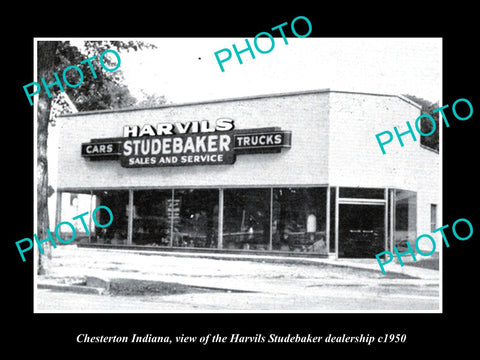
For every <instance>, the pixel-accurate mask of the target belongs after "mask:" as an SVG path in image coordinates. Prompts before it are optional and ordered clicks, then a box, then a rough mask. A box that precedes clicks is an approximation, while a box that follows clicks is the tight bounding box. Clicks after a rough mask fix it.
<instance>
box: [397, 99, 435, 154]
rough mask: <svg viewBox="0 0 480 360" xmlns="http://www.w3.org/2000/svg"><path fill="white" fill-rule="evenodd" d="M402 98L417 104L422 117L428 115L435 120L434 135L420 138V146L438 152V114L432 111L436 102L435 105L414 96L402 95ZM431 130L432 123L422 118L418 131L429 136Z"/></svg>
mask: <svg viewBox="0 0 480 360" xmlns="http://www.w3.org/2000/svg"><path fill="white" fill-rule="evenodd" d="M403 96H405V97H406V98H407V99H410V100H412V101H413V102H415V103H417V104H419V105H420V106H421V107H422V109H421V113H422V115H423V114H428V115H430V116H432V117H433V118H434V119H435V131H434V133H433V134H432V135H430V136H421V137H420V144H422V145H425V146H426V147H428V148H430V149H433V150H436V151H438V150H439V148H440V146H439V137H440V136H439V134H440V126H439V115H438V114H439V113H438V112H436V113H434V112H433V110H435V109H437V108H438V101H437V102H436V103H432V102H431V101H428V100H425V99H423V98H420V97H417V96H414V95H408V94H404V95H403ZM432 129H433V124H432V122H431V121H430V120H429V119H428V118H422V120H421V121H420V130H422V133H424V134H429V133H430V132H431V131H432Z"/></svg>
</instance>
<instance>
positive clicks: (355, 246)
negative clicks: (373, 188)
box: [338, 204, 385, 258]
mask: <svg viewBox="0 0 480 360" xmlns="http://www.w3.org/2000/svg"><path fill="white" fill-rule="evenodd" d="M339 213H340V214H339V215H340V217H339V230H338V232H339V234H338V256H339V257H340V258H375V255H376V254H378V253H379V252H382V251H384V250H385V218H384V216H385V207H384V206H383V205H349V204H340V205H339Z"/></svg>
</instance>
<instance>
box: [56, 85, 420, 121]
mask: <svg viewBox="0 0 480 360" xmlns="http://www.w3.org/2000/svg"><path fill="white" fill-rule="evenodd" d="M327 92H330V93H333V92H336V93H346V94H361V95H373V96H386V97H398V98H399V99H401V100H403V101H405V102H407V103H408V104H410V105H412V106H414V107H416V108H418V109H421V108H422V107H421V106H420V105H419V104H417V103H416V102H414V101H412V100H410V99H408V98H406V97H404V96H402V95H392V94H382V93H373V92H361V91H344V90H332V89H330V88H325V89H312V90H302V91H292V92H282V93H270V94H258V95H248V96H241V97H234V98H223V99H212V100H203V101H192V102H184V103H174V104H162V105H157V106H150V107H128V108H122V109H104V110H91V111H81V112H77V113H71V114H62V115H58V116H57V117H72V116H81V115H92V114H108V113H117V112H128V111H142V110H153V109H164V108H169V107H181V106H192V105H202V104H215V103H222V102H233V101H244V100H256V99H264V98H274V97H283V96H298V95H309V94H320V93H327Z"/></svg>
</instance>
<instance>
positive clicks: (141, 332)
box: [6, 11, 478, 351]
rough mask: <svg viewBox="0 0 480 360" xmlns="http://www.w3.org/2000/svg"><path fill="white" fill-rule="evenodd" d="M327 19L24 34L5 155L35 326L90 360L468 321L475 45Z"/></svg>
mask: <svg viewBox="0 0 480 360" xmlns="http://www.w3.org/2000/svg"><path fill="white" fill-rule="evenodd" d="M245 20H246V19H245ZM253 20H255V21H253ZM321 20H322V17H319V16H317V15H315V14H313V13H312V12H308V11H305V12H303V13H302V12H294V11H286V12H284V13H272V14H270V15H269V16H266V15H265V16H264V17H262V18H261V21H260V20H259V17H258V16H257V17H252V22H250V23H249V22H248V21H240V20H238V19H237V20H236V21H235V22H233V23H232V28H233V27H234V25H235V28H234V30H232V29H231V28H230V29H227V28H226V29H225V30H224V31H222V27H221V26H220V25H221V24H226V23H228V21H227V19H223V20H222V21H220V20H219V23H218V27H217V26H216V25H215V24H216V23H215V22H213V23H212V24H210V27H208V29H209V30H208V31H206V30H205V31H203V30H202V29H198V31H193V30H192V31H190V30H189V29H196V27H195V26H194V25H193V24H190V25H185V28H184V29H183V30H182V31H181V34H182V36H177V35H176V34H175V32H174V31H173V30H170V31H162V30H160V28H159V29H157V31H152V32H141V31H132V32H128V31H125V29H122V31H120V30H118V31H115V29H114V27H112V26H111V25H109V26H106V28H105V29H104V30H105V31H98V33H97V32H96V31H93V32H92V31H85V32H83V33H82V32H81V31H80V32H78V33H75V32H68V31H67V34H66V35H60V34H61V32H58V33H56V32H55V31H48V32H47V31H36V32H32V34H31V35H32V36H29V37H28V36H27V40H26V41H24V42H23V43H22V47H23V48H25V51H26V54H27V55H25V58H26V59H24V63H26V64H28V66H30V68H29V69H27V68H26V67H25V69H24V68H21V69H24V70H25V72H24V73H23V74H22V76H18V77H17V78H16V79H15V84H16V90H15V96H16V97H17V98H19V100H18V99H17V103H16V106H17V107H18V106H21V107H22V109H23V110H24V111H23V112H22V114H25V113H30V114H31V117H30V118H29V119H28V121H29V123H28V124H31V125H32V126H31V130H25V131H31V134H30V133H29V135H28V136H25V137H24V138H28V139H27V140H25V139H24V140H22V141H24V142H25V143H27V142H28V147H27V145H25V146H24V147H23V149H21V147H20V137H19V134H20V130H19V129H20V125H19V123H18V124H17V125H15V121H16V120H15V121H13V122H12V125H11V126H13V128H15V130H12V131H10V132H9V135H10V137H11V140H12V141H13V143H16V145H15V146H12V147H10V148H9V149H10V151H11V152H12V153H14V152H15V151H17V150H15V149H21V150H18V151H17V154H20V153H21V154H22V157H21V159H22V160H20V155H19V156H18V157H15V158H13V155H11V157H12V158H11V159H10V157H8V158H7V157H6V159H7V160H8V161H9V162H8V165H6V167H8V168H12V169H20V168H18V167H15V166H14V165H15V164H17V165H18V164H20V162H21V161H22V169H23V168H24V169H25V170H21V171H24V173H21V172H20V170H18V171H13V173H14V176H13V177H11V179H9V181H12V182H16V183H15V186H14V187H12V189H11V190H8V191H9V192H10V193H11V196H12V198H15V201H13V200H12V203H13V205H14V206H15V209H16V210H15V211H14V210H13V209H12V210H11V211H10V212H11V213H12V214H17V215H16V216H17V219H16V220H15V224H17V223H18V222H19V221H20V223H21V225H20V226H13V225H12V226H10V229H9V230H8V231H9V233H8V240H7V241H6V242H8V244H7V247H8V250H9V253H8V257H9V258H10V259H9V260H11V261H12V262H13V263H14V266H15V269H17V268H18V269H20V270H18V271H17V270H14V271H13V272H14V274H15V275H14V277H13V278H12V279H13V281H14V283H15V289H18V290H16V291H15V293H16V296H15V298H16V299H18V300H17V302H18V303H17V306H18V307H19V308H21V309H22V310H20V312H19V316H20V315H21V316H22V318H25V319H29V320H25V322H24V324H25V326H26V325H27V323H28V324H30V322H33V323H34V324H35V325H34V326H33V327H32V329H34V328H35V329H41V328H43V325H42V324H47V323H50V324H51V325H52V327H53V328H55V329H60V328H61V329H63V333H62V334H61V335H60V337H61V339H62V342H64V343H65V344H69V345H73V346H75V348H78V349H85V350H86V351H89V350H88V349H94V348H102V347H108V348H115V349H121V348H122V347H124V346H125V345H127V344H132V345H133V346H143V345H146V344H148V345H149V346H155V347H157V348H158V349H159V350H161V349H170V348H172V349H175V348H188V347H194V346H195V347H198V348H210V349H226V348H225V346H227V345H229V346H236V347H237V348H239V347H242V346H244V345H254V346H261V344H264V345H265V346H266V347H267V346H269V347H270V346H271V347H278V346H284V345H286V344H289V345H296V346H309V348H312V349H313V348H314V347H318V348H322V349H325V348H330V349H338V348H340V347H348V348H356V349H361V350H362V351H363V350H364V351H370V350H371V349H388V348H387V346H395V347H398V349H405V351H406V349H407V346H408V347H410V346H413V345H416V346H417V345H419V344H422V343H423V342H425V341H426V342H431V341H432V339H434V338H435V339H438V338H439V337H440V336H441V334H442V333H443V332H444V331H446V329H448V328H451V327H452V326H454V325H452V323H451V321H453V320H452V319H453V318H456V315H455V314H462V315H460V317H458V319H460V318H462V317H464V316H465V314H466V313H467V311H468V309H469V306H470V304H472V302H473V299H474V295H473V290H474V289H473V285H470V284H468V282H469V281H471V280H467V279H472V277H473V276H474V274H472V273H471V272H470V269H472V267H473V263H472V261H471V259H472V258H473V255H474V254H475V251H474V248H473V246H476V245H475V241H476V237H478V234H477V231H478V230H477V231H475V230H476V228H477V226H476V217H477V215H476V212H475V211H474V210H473V209H471V203H474V199H473V195H474V194H475V192H474V191H472V190H470V188H471V185H472V184H473V182H474V181H475V175H474V163H475V161H474V160H473V159H474V158H475V156H474V153H473V152H472V151H473V150H472V149H473V144H474V143H475V141H474V140H472V139H473V135H474V134H475V131H474V130H473V124H474V123H475V121H476V117H477V116H478V113H477V109H476V107H477V102H476V97H475V94H474V93H473V92H472V91H471V88H470V87H465V88H462V87H461V86H459V85H458V84H462V83H463V82H465V83H467V82H472V81H473V80H474V77H468V76H466V75H464V74H466V73H467V68H466V67H465V68H462V67H461V66H457V64H458V62H460V63H462V61H460V60H459V58H458V57H457V55H458V54H460V52H459V50H460V49H465V48H462V47H461V46H460V44H459V43H456V42H455V39H456V37H455V36H452V35H448V34H449V33H448V32H447V30H445V33H443V32H442V31H437V32H436V31H433V30H432V31H423V32H422V31H419V32H418V34H416V35H415V36H408V35H406V34H407V33H405V35H402V32H401V31H399V32H397V31H395V32H388V31H384V32H382V31H380V30H381V29H379V30H378V31H374V32H373V33H370V32H368V33H367V32H365V31H360V30H359V31H358V32H355V31H354V32H350V31H347V32H346V35H344V34H345V32H344V31H338V32H336V31H334V30H332V29H329V30H328V31H327V30H325V29H324V28H323V27H322V26H324V24H323V23H322V21H321ZM322 24H323V25H322ZM214 25H215V26H214ZM212 26H213V28H214V30H215V31H212V29H211V27H212ZM240 26H243V27H244V28H240ZM163 27H166V23H165V24H163V25H162V27H161V29H163ZM323 31H324V32H323ZM125 34H126V35H125ZM130 34H131V35H130ZM136 34H139V35H136ZM184 34H186V35H184ZM337 34H338V35H337ZM464 40H465V39H464ZM19 47H20V46H19ZM466 54H467V53H464V54H463V56H464V59H465V60H464V61H465V62H464V63H465V64H471V62H472V59H471V57H470V55H466ZM30 55H31V58H30ZM458 56H459V55H458ZM452 58H455V59H456V60H457V62H452V60H451V59H452ZM21 69H20V67H19V73H20V70H21ZM27 70H28V71H27ZM30 72H31V74H30ZM456 74H458V75H456ZM452 79H453V80H452ZM470 86H471V85H470ZM22 116H24V115H22ZM27 116H29V115H27ZM24 117H25V116H24ZM25 128H26V126H25ZM25 134H26V133H25ZM30 139H31V140H32V141H31V143H30ZM30 149H31V152H30V151H29V150H30ZM14 161H15V162H14ZM10 162H13V165H10ZM23 174H25V175H23ZM28 181H31V183H28ZM16 189H18V191H17V190H16ZM22 204H25V205H22ZM28 206H31V207H32V209H31V211H30V210H29V209H28ZM17 209H20V210H17ZM12 221H13V220H12ZM12 224H13V223H12ZM27 224H28V225H27ZM12 269H13V268H12ZM467 284H468V285H467ZM12 289H13V288H12ZM12 292H13V291H12ZM8 294H10V293H8ZM20 299H21V300H20ZM14 301H15V300H14ZM452 301H454V302H452ZM462 302H464V304H465V306H464V307H462V306H461V305H457V303H458V304H461V303H462ZM447 319H449V320H448V323H447ZM455 326H456V327H457V328H458V326H457V325H455ZM442 329H443V330H442ZM460 337H461V336H460V334H456V335H455V338H456V339H457V340H458V339H459V338H460ZM468 337H470V338H471V335H469V336H468Z"/></svg>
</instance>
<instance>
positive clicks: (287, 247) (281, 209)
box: [272, 188, 328, 254]
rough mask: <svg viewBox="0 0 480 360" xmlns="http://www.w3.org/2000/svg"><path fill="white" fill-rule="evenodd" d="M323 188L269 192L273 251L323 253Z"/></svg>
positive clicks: (324, 249)
mask: <svg viewBox="0 0 480 360" xmlns="http://www.w3.org/2000/svg"><path fill="white" fill-rule="evenodd" d="M326 195H327V188H280V189H274V190H273V224H272V230H273V239H272V240H273V249H274V250H283V251H297V252H298V251H299V252H317V253H325V254H326V253H327V252H328V250H327V248H326V238H325V227H326V221H325V215H326Z"/></svg>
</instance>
